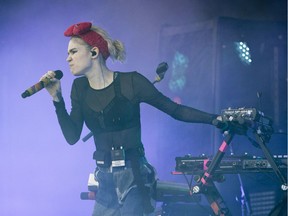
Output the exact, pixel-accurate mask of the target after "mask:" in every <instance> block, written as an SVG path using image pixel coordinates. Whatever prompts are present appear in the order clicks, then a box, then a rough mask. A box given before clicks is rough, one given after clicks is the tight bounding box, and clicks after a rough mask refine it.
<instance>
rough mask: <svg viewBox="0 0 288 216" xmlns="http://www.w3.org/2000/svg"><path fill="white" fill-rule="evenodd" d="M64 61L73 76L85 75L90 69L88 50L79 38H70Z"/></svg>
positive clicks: (90, 62)
mask: <svg viewBox="0 0 288 216" xmlns="http://www.w3.org/2000/svg"><path fill="white" fill-rule="evenodd" d="M66 60H67V62H68V63H69V67H70V71H71V73H72V74H73V75H74V76H81V75H85V74H86V73H87V72H88V71H89V69H91V67H92V61H91V53H90V49H89V48H88V46H87V45H85V43H84V42H83V41H82V40H81V39H79V38H71V40H70V41H69V44H68V57H67V59H66Z"/></svg>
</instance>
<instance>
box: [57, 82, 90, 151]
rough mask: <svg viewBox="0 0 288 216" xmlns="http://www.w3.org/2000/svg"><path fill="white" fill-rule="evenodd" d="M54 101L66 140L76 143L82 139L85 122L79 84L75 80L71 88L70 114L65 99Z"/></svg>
mask: <svg viewBox="0 0 288 216" xmlns="http://www.w3.org/2000/svg"><path fill="white" fill-rule="evenodd" d="M53 103H54V106H55V108H56V114H57V118H58V122H59V124H60V127H61V130H62V133H63V135H64V137H65V139H66V141H67V142H68V143H69V144H71V145H73V144H75V143H76V142H77V141H78V140H79V139H80V135H81V132H82V128H83V122H84V120H83V116H82V112H81V109H80V108H81V107H80V104H81V102H80V98H79V96H78V95H77V86H76V84H75V81H74V82H73V85H72V90H71V103H72V110H71V112H70V115H69V114H68V112H67V110H66V108H65V103H64V100H62V101H60V102H53Z"/></svg>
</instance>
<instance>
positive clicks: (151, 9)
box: [0, 0, 287, 216]
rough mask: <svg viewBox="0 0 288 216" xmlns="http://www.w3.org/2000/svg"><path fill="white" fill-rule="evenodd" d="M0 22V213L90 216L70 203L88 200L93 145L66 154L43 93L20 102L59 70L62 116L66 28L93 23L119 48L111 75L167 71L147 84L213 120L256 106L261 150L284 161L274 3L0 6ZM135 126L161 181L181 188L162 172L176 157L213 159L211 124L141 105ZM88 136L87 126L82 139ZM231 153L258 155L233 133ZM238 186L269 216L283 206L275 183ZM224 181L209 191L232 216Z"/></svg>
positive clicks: (132, 0) (283, 88) (174, 209)
mask: <svg viewBox="0 0 288 216" xmlns="http://www.w3.org/2000/svg"><path fill="white" fill-rule="evenodd" d="M0 18H1V22H0V29H1V36H0V44H1V49H0V59H1V66H0V67H1V71H2V73H1V78H0V88H1V91H0V96H1V101H0V104H1V106H0V119H1V121H0V127H1V130H0V138H1V140H0V141H1V142H0V143H1V144H0V171H1V178H0V215H5V216H22V215H23V216H24V215H25V216H26V215H29V216H34V215H35V216H36V215H43V216H51V215H53V216H63V215H72V216H80V215H81V216H82V215H91V212H92V208H93V202H92V201H81V200H80V196H79V195H80V192H82V191H87V181H88V174H89V173H91V172H93V170H94V162H93V160H92V154H93V151H94V144H93V142H92V139H89V140H88V141H87V142H83V141H79V143H78V144H76V145H74V146H69V145H68V144H67V143H66V142H65V140H64V138H63V136H62V134H61V131H60V127H59V126H58V123H57V119H56V115H55V113H54V107H53V104H52V101H51V98H50V96H49V95H48V94H47V92H45V91H43V92H39V93H37V94H36V95H33V96H32V97H30V98H27V99H22V98H21V93H22V92H23V91H24V90H25V89H26V88H28V87H30V86H31V85H32V84H34V83H36V82H38V80H39V78H40V77H41V76H42V74H44V73H45V72H46V71H47V70H56V69H59V70H62V71H63V72H64V77H63V78H62V89H63V94H64V97H65V99H66V104H67V108H68V110H69V109H70V101H69V94H70V88H71V84H72V81H73V79H74V77H73V76H72V75H71V74H70V72H69V68H68V66H67V63H66V61H65V59H66V56H67V54H66V53H67V44H68V38H65V37H64V36H63V32H64V30H65V29H66V28H67V27H68V26H70V25H71V24H72V23H76V22H81V21H92V22H93V23H94V24H95V25H99V26H101V27H103V28H104V29H106V30H107V31H108V32H109V33H110V35H111V36H112V38H114V39H120V40H121V41H123V42H124V44H125V45H126V49H127V61H126V62H125V64H119V63H116V62H112V61H110V60H109V62H108V65H109V66H110V67H111V69H113V70H119V71H132V70H137V71H139V72H140V73H142V74H143V75H145V76H146V77H147V78H149V79H150V80H151V81H153V80H154V78H155V75H156V74H155V69H156V67H157V65H158V64H159V63H160V62H163V61H165V62H167V63H168V65H169V70H168V72H167V73H166V75H165V78H164V80H162V81H161V82H160V83H157V84H155V85H156V86H157V88H158V89H159V90H161V91H162V92H163V93H165V94H166V95H167V96H169V97H170V98H172V99H173V100H175V101H177V102H181V103H182V104H185V105H189V106H193V107H195V108H199V109H202V110H204V111H207V112H211V113H220V112H221V110H222V109H225V108H228V107H232V108H239V107H255V108H258V109H261V110H262V111H263V112H264V113H265V114H266V115H268V116H270V117H272V118H273V120H274V129H275V133H274V134H273V136H272V138H271V140H270V142H269V143H268V144H267V146H268V148H269V149H270V151H271V153H272V154H273V155H285V154H287V136H286V135H287V2H286V1H284V0H279V1H272V0H254V1H246V0H245V1H240V0H235V1H228V0H222V1H220V0H219V1H218V0H217V1H216V0H209V1H201V0H178V1H174V0H155V1H152V0H147V1H144V0H113V1H112V0H106V1H104V0H87V1H83V0H81V1H80V0H70V1H67V0H61V1H58V0H50V1H48V0H44V1H36V0H30V1H29V0H18V1H17V0H0ZM235 42H245V43H247V46H248V47H249V48H250V50H249V53H250V55H251V59H252V62H251V63H250V64H247V63H245V62H242V61H241V59H240V58H239V53H238V51H237V49H236V48H237V47H236V44H235ZM141 117H142V137H143V143H144V145H145V147H146V153H147V158H148V159H149V161H150V162H151V164H153V165H154V166H155V167H156V169H157V170H158V177H159V179H160V180H163V181H173V182H178V183H184V182H185V180H184V178H183V177H182V176H175V175H172V174H171V171H173V170H174V169H175V157H178V156H184V155H187V154H191V155H194V156H199V155H201V154H206V155H209V156H211V155H213V154H214V153H215V152H216V151H217V149H218V147H219V145H220V142H221V134H220V131H219V130H218V129H215V128H213V127H212V126H210V125H201V124H188V123H184V122H179V121H175V120H173V119H172V118H171V117H169V116H167V115H165V114H163V113H161V112H159V111H158V110H156V109H155V108H153V107H149V106H148V105H146V104H143V105H142V113H141ZM88 133H89V131H88V130H87V129H86V128H85V129H84V131H83V134H82V137H84V136H85V135H86V134H88ZM231 146H232V148H233V149H228V153H229V151H231V150H233V152H234V154H236V155H243V154H245V153H248V154H250V155H257V156H260V157H261V156H263V155H262V152H261V150H260V149H258V148H255V147H254V146H253V145H252V144H251V143H250V142H249V141H248V140H247V138H246V137H241V136H236V137H235V138H234V140H233V142H232V145H231ZM241 177H242V180H243V185H244V189H245V192H246V195H247V197H248V198H249V204H251V206H253V205H254V204H255V202H257V196H260V197H261V196H262V197H269V198H270V199H271V200H270V203H272V204H271V205H269V206H268V204H267V203H266V204H264V206H265V205H266V207H267V206H268V207H267V209H266V212H267V211H270V210H271V208H272V207H273V205H275V204H276V203H277V202H278V201H280V200H281V196H282V194H281V193H280V190H279V183H278V181H277V179H276V178H275V176H274V175H273V174H267V173H266V174H263V173H262V174H255V175H251V174H249V175H248V174H245V175H241ZM226 179H227V180H226V181H225V182H224V183H221V184H217V186H218V188H219V191H220V193H221V194H222V195H223V198H224V199H225V201H226V202H227V204H228V207H229V208H230V210H231V211H232V213H233V215H241V205H240V202H239V198H240V185H239V179H238V176H237V175H227V176H226ZM255 197H256V198H255ZM255 200H256V201H255ZM263 203H264V202H262V203H260V210H261V208H262V206H263ZM202 205H203V206H204V207H200V206H202ZM206 205H207V204H206V202H205V199H204V197H203V201H201V202H200V203H198V204H195V205H194V204H193V205H192V204H190V205H187V204H185V205H184V204H181V205H180V204H174V205H171V206H170V207H169V206H168V207H167V208H168V209H166V210H167V212H169V210H170V215H190V214H191V213H193V215H195V214H196V212H199V213H198V215H209V213H208V210H205V209H209V208H208V207H207V206H206ZM256 205H257V204H256ZM261 205H262V206H261ZM159 206H160V207H161V203H159ZM179 206H180V207H179ZM254 206H255V205H254ZM260 210H259V209H254V212H257V211H260ZM262 210H263V209H262ZM203 211H204V212H205V213H203ZM263 211H264V210H263ZM200 212H201V213H200ZM206 212H207V214H206ZM259 215H261V214H259ZM262 215H267V213H262Z"/></svg>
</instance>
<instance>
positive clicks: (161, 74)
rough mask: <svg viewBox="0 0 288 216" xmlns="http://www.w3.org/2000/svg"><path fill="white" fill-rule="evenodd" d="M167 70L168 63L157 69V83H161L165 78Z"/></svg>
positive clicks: (160, 65) (163, 63)
mask: <svg viewBox="0 0 288 216" xmlns="http://www.w3.org/2000/svg"><path fill="white" fill-rule="evenodd" d="M167 70H168V64H167V63H166V62H162V63H160V64H159V65H158V67H157V69H156V73H157V76H156V78H155V82H160V81H161V80H162V79H163V78H164V75H165V73H166V71H167Z"/></svg>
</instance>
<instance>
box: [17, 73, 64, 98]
mask: <svg viewBox="0 0 288 216" xmlns="http://www.w3.org/2000/svg"><path fill="white" fill-rule="evenodd" d="M54 73H55V78H56V79H58V80H60V79H61V78H62V77H63V73H62V71H60V70H56V71H54ZM50 82H51V80H50V79H48V78H46V79H43V80H41V81H40V82H38V83H36V84H35V85H33V86H31V87H30V88H28V89H27V90H26V91H25V92H23V93H22V94H21V96H22V98H26V97H29V96H31V95H33V94H35V93H37V92H38V91H40V90H42V89H43V88H45V86H47V85H48V84H49V83H50Z"/></svg>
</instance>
